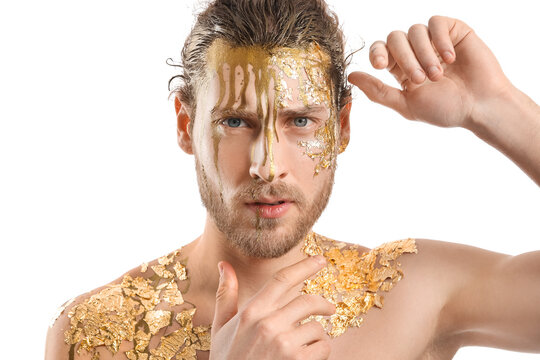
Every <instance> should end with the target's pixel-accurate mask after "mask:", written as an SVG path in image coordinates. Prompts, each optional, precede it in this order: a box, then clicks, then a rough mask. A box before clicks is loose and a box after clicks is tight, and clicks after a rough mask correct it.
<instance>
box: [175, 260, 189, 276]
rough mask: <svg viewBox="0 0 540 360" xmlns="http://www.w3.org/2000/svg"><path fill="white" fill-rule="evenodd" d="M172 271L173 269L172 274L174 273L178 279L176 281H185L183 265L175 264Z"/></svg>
mask: <svg viewBox="0 0 540 360" xmlns="http://www.w3.org/2000/svg"><path fill="white" fill-rule="evenodd" d="M173 269H174V272H175V273H176V277H177V278H178V280H186V279H187V273H186V268H185V267H184V265H182V264H180V263H179V262H177V263H175V264H174V266H173Z"/></svg>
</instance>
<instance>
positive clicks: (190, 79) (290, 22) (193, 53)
mask: <svg viewBox="0 0 540 360" xmlns="http://www.w3.org/2000/svg"><path fill="white" fill-rule="evenodd" d="M216 39H223V40H225V41H226V42H227V43H228V44H230V45H231V46H233V47H243V46H262V47H264V48H268V49H273V48H277V47H290V48H307V47H308V46H309V45H310V44H311V43H313V42H315V43H317V44H318V45H319V46H320V47H321V48H322V49H323V50H324V51H325V52H326V53H327V54H328V55H329V56H330V69H329V70H328V71H329V76H330V78H331V79H332V84H333V86H334V94H335V106H336V108H337V109H341V108H342V107H343V106H344V105H345V104H346V103H347V102H348V101H349V97H350V94H351V88H350V85H348V84H347V79H346V75H345V69H346V67H347V59H346V58H345V55H344V37H343V32H342V30H341V28H340V26H339V22H338V17H337V15H336V14H335V13H334V12H332V11H331V10H330V9H329V8H328V5H327V4H326V2H325V1H324V0H214V1H211V2H210V3H209V5H208V6H207V7H206V9H205V10H204V11H202V12H201V13H200V14H199V15H198V17H197V20H196V22H195V25H194V26H193V28H192V30H191V32H190V34H189V35H188V37H187V39H186V41H185V44H184V47H183V49H182V58H181V63H180V64H179V65H177V66H178V67H179V68H180V70H181V72H180V74H178V75H176V76H174V77H172V78H171V79H170V80H169V90H170V91H171V85H172V84H173V83H176V81H177V80H180V81H179V84H178V85H177V86H175V87H172V94H175V95H176V96H177V97H178V98H179V100H180V101H181V102H182V103H183V104H184V105H186V106H187V107H188V108H189V109H190V112H191V117H192V119H194V116H195V111H196V108H195V105H196V101H195V100H196V99H195V92H196V90H197V89H196V87H195V86H196V84H197V83H198V82H199V81H200V80H202V79H203V74H204V73H205V67H206V54H207V52H208V49H209V47H210V46H211V45H212V43H213V42H214V40H216Z"/></svg>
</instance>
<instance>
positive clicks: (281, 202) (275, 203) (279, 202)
mask: <svg viewBox="0 0 540 360" xmlns="http://www.w3.org/2000/svg"><path fill="white" fill-rule="evenodd" d="M285 202H286V201H284V200H280V201H276V202H271V203H269V202H258V201H257V202H255V203H254V204H255V205H279V204H284V203H285Z"/></svg>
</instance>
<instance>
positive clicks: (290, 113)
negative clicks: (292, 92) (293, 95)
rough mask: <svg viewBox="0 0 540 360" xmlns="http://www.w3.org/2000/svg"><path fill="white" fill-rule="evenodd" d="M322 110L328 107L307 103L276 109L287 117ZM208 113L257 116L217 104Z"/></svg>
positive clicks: (310, 113) (325, 110)
mask: <svg viewBox="0 0 540 360" xmlns="http://www.w3.org/2000/svg"><path fill="white" fill-rule="evenodd" d="M322 112H324V113H327V112H328V109H327V108H326V107H325V106H323V105H308V106H301V107H296V108H287V109H278V114H279V116H281V117H287V118H293V117H299V116H310V115H314V114H318V113H322ZM210 114H211V115H212V117H213V118H223V117H238V118H243V119H256V118H257V117H258V116H257V114H256V113H254V112H252V111H247V110H245V109H232V108H225V109H221V108H219V107H217V106H216V107H214V108H213V109H212V110H210Z"/></svg>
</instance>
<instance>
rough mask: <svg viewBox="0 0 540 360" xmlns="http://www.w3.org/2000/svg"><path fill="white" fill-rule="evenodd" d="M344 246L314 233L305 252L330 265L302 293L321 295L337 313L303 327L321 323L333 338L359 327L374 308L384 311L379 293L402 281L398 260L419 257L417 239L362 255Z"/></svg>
mask: <svg viewBox="0 0 540 360" xmlns="http://www.w3.org/2000/svg"><path fill="white" fill-rule="evenodd" d="M342 244H343V243H341V244H340V243H336V242H333V241H330V240H328V239H326V238H324V237H322V236H320V235H317V234H315V233H311V234H309V235H308V236H307V237H306V239H305V243H304V247H303V249H302V250H303V251H304V253H305V254H307V255H310V256H314V255H318V254H322V255H324V257H325V258H326V260H327V263H328V265H327V266H326V267H325V268H323V269H321V270H320V271H319V272H318V273H317V274H316V275H315V277H314V278H313V279H308V280H306V281H305V282H304V287H303V289H302V292H303V293H304V294H316V295H321V296H323V297H324V298H326V299H327V300H328V301H330V302H332V303H333V304H334V305H336V313H335V314H334V315H332V316H330V317H329V318H324V317H322V316H310V317H309V318H307V319H305V320H303V321H302V323H305V322H307V321H311V320H315V321H318V322H320V323H321V324H322V325H323V327H324V329H325V331H326V332H327V333H328V335H329V336H330V337H337V336H340V335H342V334H343V333H345V331H346V330H347V329H348V328H349V327H358V326H360V325H361V324H362V323H363V321H364V319H363V317H362V315H363V314H366V313H367V312H368V311H369V310H370V309H371V308H372V307H373V306H375V307H377V308H382V307H383V304H384V297H383V295H381V294H380V292H383V291H390V290H391V289H392V287H393V286H394V285H395V284H396V283H397V282H398V281H399V280H401V278H402V277H403V272H402V270H401V268H400V266H401V264H400V263H399V262H398V261H397V259H398V258H399V257H400V256H401V255H402V254H404V253H417V249H416V242H415V240H414V239H406V240H399V241H394V242H390V243H387V244H383V245H381V246H379V247H377V248H375V249H373V250H371V251H369V252H367V253H363V254H360V253H359V248H358V247H357V246H354V245H353V246H351V247H350V248H345V246H343V245H342Z"/></svg>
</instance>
